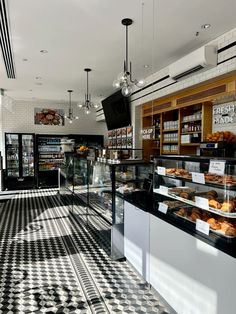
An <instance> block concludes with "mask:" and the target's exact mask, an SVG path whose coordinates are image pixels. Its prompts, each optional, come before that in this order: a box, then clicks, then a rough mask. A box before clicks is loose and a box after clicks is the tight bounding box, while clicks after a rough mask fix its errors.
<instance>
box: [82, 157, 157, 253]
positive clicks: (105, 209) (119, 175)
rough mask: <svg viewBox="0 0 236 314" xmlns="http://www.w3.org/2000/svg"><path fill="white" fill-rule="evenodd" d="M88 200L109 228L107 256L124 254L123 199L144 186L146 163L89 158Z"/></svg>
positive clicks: (147, 174)
mask: <svg viewBox="0 0 236 314" xmlns="http://www.w3.org/2000/svg"><path fill="white" fill-rule="evenodd" d="M88 167H89V181H88V183H89V184H88V194H89V197H88V203H89V206H90V207H91V208H93V209H94V210H96V212H98V213H99V214H100V215H101V216H103V218H105V219H106V220H108V221H109V222H110V224H111V226H112V228H111V256H112V258H113V259H119V258H123V257H124V238H123V236H124V201H125V199H126V197H127V196H128V195H131V194H133V193H138V192H140V193H141V192H142V191H143V190H145V189H147V188H150V186H148V187H147V184H146V180H147V178H148V177H149V173H150V172H152V168H151V165H150V164H146V163H144V162H143V161H140V162H138V161H136V162H135V161H133V163H131V162H128V163H126V161H123V162H121V163H120V164H109V163H104V162H99V161H89V166H88Z"/></svg>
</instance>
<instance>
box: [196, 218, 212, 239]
mask: <svg viewBox="0 0 236 314" xmlns="http://www.w3.org/2000/svg"><path fill="white" fill-rule="evenodd" d="M196 230H198V231H200V232H202V233H204V234H206V235H209V232H210V225H209V223H207V222H205V221H203V220H201V219H197V220H196Z"/></svg>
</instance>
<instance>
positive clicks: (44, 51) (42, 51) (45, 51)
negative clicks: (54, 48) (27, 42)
mask: <svg viewBox="0 0 236 314" xmlns="http://www.w3.org/2000/svg"><path fill="white" fill-rule="evenodd" d="M40 52H41V53H48V51H47V50H46V49H42V50H40Z"/></svg>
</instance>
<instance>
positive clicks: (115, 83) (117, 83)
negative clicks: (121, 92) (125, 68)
mask: <svg viewBox="0 0 236 314" xmlns="http://www.w3.org/2000/svg"><path fill="white" fill-rule="evenodd" d="M112 86H113V87H114V88H120V82H119V81H118V80H114V81H113V84H112Z"/></svg>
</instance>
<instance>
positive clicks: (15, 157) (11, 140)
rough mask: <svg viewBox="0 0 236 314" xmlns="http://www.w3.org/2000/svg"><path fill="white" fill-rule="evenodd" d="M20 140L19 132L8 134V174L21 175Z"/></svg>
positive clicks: (15, 176) (13, 176)
mask: <svg viewBox="0 0 236 314" xmlns="http://www.w3.org/2000/svg"><path fill="white" fill-rule="evenodd" d="M19 144H20V142H19V134H9V133H8V134H6V175H7V177H12V178H18V177H19V176H20V159H19V157H20V145H19Z"/></svg>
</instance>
